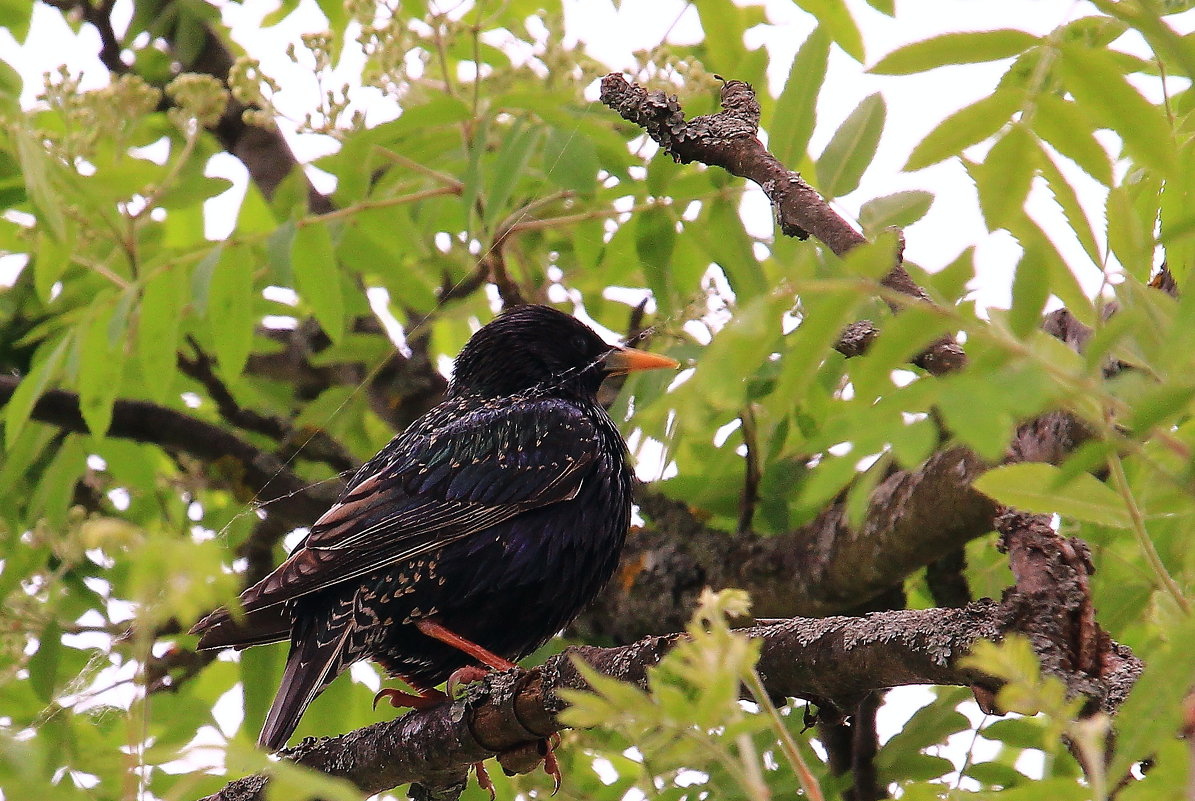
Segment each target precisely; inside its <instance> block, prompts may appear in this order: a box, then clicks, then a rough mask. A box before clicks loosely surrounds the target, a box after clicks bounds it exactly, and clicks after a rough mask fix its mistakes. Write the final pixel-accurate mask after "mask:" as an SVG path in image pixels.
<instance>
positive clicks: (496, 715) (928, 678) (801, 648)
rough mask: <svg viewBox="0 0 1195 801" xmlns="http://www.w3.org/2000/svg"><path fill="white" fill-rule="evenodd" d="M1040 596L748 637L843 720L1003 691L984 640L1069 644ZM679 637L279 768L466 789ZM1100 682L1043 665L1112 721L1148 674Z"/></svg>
mask: <svg viewBox="0 0 1195 801" xmlns="http://www.w3.org/2000/svg"><path fill="white" fill-rule="evenodd" d="M1039 601H1040V599H1039V598H1038V597H1037V596H1036V595H1035V594H1033V593H1027V592H1022V591H1021V590H1020V589H1015V588H1014V589H1011V590H1009V591H1008V592H1007V593H1006V594H1005V597H1004V599H1003V601H1001V602H1000V603H997V602H995V601H992V600H990V599H985V600H982V601H975V602H973V603H971V604H968V605H967V606H966V607H964V608H962V609H923V610H901V611H892V612H878V613H874V614H871V615H867V616H866V617H830V618H820V619H810V618H793V619H790V620H785V621H782V622H780V623H778V624H776V625H770V626H756V627H753V628H748V629H743V630H741V633H742V634H743V635H744V636H747V637H752V638H755V639H759V640H761V641H762V642H761V645H762V654H761V657H760V661H759V665H758V669H759V673H760V675H761V676H762V677H763V680H764V684H765V686H766V688H767V690H768V692H769V693H770V694H772V695H774V696H776V697H795V698H805V699H809V700H811V701H814V702H816V703H829V704H832V705H834V706H836V707H838V708H853V707H854V706H857V705H858V703H859V702H860V701H861V700H862V699H863V698H864V697H866V696H867V694H868V693H869V692H871V691H872V690H873V689H875V688H878V687H896V686H901V685H909V684H939V685H964V686H980V687H985V688H987V689H989V690H991V691H993V692H994V691H995V690H996V689H997V688H998V682H996V681H995V680H994V679H992V678H991V677H989V676H986V675H984V674H982V673H980V672H979V671H977V670H975V669H974V668H965V667H962V666H960V664H959V660H960V658H961V657H963V656H965V655H966V654H967V653H968V652H969V651H970V649H971V648H972V646H974V644H975V643H976V642H977V641H979V640H980V639H987V640H1000V639H1002V638H1003V637H1005V636H1007V635H1009V634H1012V633H1023V634H1026V635H1028V636H1029V638H1030V641H1031V642H1033V643H1034V646H1035V647H1037V648H1041V647H1043V646H1044V647H1046V649H1047V651H1048V652H1049V653H1053V652H1054V651H1055V650H1056V649H1057V648H1058V647H1064V646H1063V645H1062V644H1059V643H1053V642H1048V641H1044V640H1043V639H1042V638H1041V636H1039V635H1040V634H1042V633H1044V632H1047V631H1051V630H1054V629H1053V628H1052V627H1051V626H1050V625H1049V619H1050V618H1051V617H1052V616H1053V615H1055V614H1056V613H1057V611H1058V610H1056V609H1055V608H1053V607H1049V606H1046V605H1043V604H1042V603H1040V602H1039ZM679 636H680V635H671V636H667V637H647V638H645V639H643V640H640V641H639V642H636V643H634V644H631V645H626V646H621V647H616V648H595V647H591V646H575V647H572V648H569V649H568V650H566V651H565V652H563V653H561V654H557V655H555V656H553V657H551V658H550V659H548V661H547V662H545V663H544V665H543V666H542V667H540V668H535V669H533V670H531V671H528V672H523V671H510V672H507V673H495V674H491V675H490V676H488V677H487V678H486V679H485V680H483V681H482V682H480V683H478V684H477V685H474V686H473V687H471V688H470V691H469V692H468V693H467V694H466V696H465V698H463V699H461V700H458V701H455V702H453V703H452V704H445V705H442V706H438V707H435V708H433V709H428V710H424V711H418V712H411V713H409V714H407V715H405V716H404V717H401V718H399V719H397V720H392V721H386V722H383V723H376V724H374V725H372V726H369V727H367V728H364V729H359V730H357V731H354V732H350V733H348V734H344V735H341V736H338V737H328V738H322V739H314V738H313V739H308V740H305V741H303V742H302V743H300V744H299V745H298V746H297V747H295V748H292V749H288V750H286V751H284V752H282V756H283V757H285V758H287V759H291V760H293V761H295V762H298V763H299V764H302V765H305V766H307V767H311V768H314V769H316V770H320V771H323V772H325V773H328V774H329V775H332V776H337V777H340V778H344V779H347V780H349V781H351V782H352V783H353V784H355V785H356V786H358V787H359V788H360V789H361V790H362V792H364V793H366V794H370V793H378V792H382V791H384V790H388V789H390V788H393V787H396V786H398V785H400V784H405V783H407V782H420V783H421V784H424V785H425V786H429V787H438V786H453V785H455V784H459V782H460V781H461V778H462V776H463V775H464V773H465V771H466V770H467V767H468V765H469V764H471V763H473V762H477V761H480V760H482V759H486V758H488V757H491V756H493V755H495V754H497V753H499V752H503V751H507V750H510V749H513V748H517V747H520V746H523V745H526V744H528V743H531V742H533V741H535V740H538V739H540V738H542V737H545V736H547V735H549V734H551V733H552V732H554V731H558V730H559V729H560V728H562V726H561V724H560V722H559V719H558V717H557V715H558V713H559V712H560V711H561V710H562V709H564V708H565V706H566V704H565V702H564V701H563V700H562V698H561V696H560V691H561V690H566V689H587V686H586V684H585V681H584V679H583V678H582V677H581V675H580V673H579V671H578V670H577V668H576V666H575V665H574V664H573V662H572V660H573V659H574V658H579V659H582V660H584V661H585V662H586V663H587V664H588V665H590V666H591V667H592V668H594V669H595V670H597V671H598V672H600V673H602V674H604V675H607V676H611V677H613V678H617V679H620V680H623V681H629V682H633V683H635V684H637V685H638V686H640V687H645V686H646V684H647V671H648V669H649V668H650V667H652V666H653V665H655V664H656V663H658V662H659V660H660V659H661V658H663V656H664V655H665V654H666V653H667V652H668V650H669V649H670V648H671V647H672V645H673V644H674V643H675V642H676V641H677V639H678V637H679ZM1101 642H1102V643H1103V646H1104V648H1103V651H1102V652H1101V653H1100V655H1099V657H1100V658H1099V659H1098V660H1096V663H1095V664H1096V665H1097V670H1098V672H1095V673H1082V672H1072V673H1059V672H1058V671H1059V665H1058V663H1057V662H1056V661H1054V660H1053V659H1051V658H1050V656H1049V653H1042V652H1041V651H1039V653H1042V656H1043V664H1044V665H1045V669H1046V671H1047V672H1049V673H1052V674H1054V675H1058V676H1059V677H1060V678H1061V679H1063V681H1064V682H1066V684H1067V686H1068V687H1069V688H1070V689H1071V690H1072V691H1074V692H1082V693H1085V694H1086V695H1087V696H1088V697H1089V698H1090V699H1091V701H1092V705H1093V706H1098V707H1100V708H1102V709H1105V710H1107V711H1112V710H1114V709H1115V708H1116V707H1117V706H1118V705H1119V704H1120V703H1121V702H1122V701H1123V700H1124V698H1125V696H1126V695H1127V693H1128V690H1129V688H1130V687H1131V686H1132V684H1133V682H1134V681H1136V679H1137V677H1138V676H1139V675H1140V672H1141V669H1142V666H1141V663H1140V661H1139V660H1137V659H1136V658H1135V657H1134V656H1133V655H1132V653H1131V652H1130V651H1129V649H1128V648H1126V647H1124V646H1121V645H1118V644H1116V643H1113V642H1112V641H1111V640H1109V639H1107V637H1106V635H1105V636H1104V637H1103V639H1102V640H1101ZM266 781H267V780H266V778H265V777H263V776H251V777H248V778H245V779H240V780H238V781H234V782H232V783H231V784H229V785H228V786H226V787H225V788H224V789H223V790H221V791H220V792H219V793H216V794H215V795H213V796H210V797H209V798H208V801H250V799H260V798H263V797H264V795H263V793H264V789H265V784H266Z"/></svg>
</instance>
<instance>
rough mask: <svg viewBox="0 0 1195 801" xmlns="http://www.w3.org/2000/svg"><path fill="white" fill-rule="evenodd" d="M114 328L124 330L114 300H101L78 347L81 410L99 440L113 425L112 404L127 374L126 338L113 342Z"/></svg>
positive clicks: (118, 338) (120, 337)
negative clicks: (124, 374)
mask: <svg viewBox="0 0 1195 801" xmlns="http://www.w3.org/2000/svg"><path fill="white" fill-rule="evenodd" d="M114 325H116V326H118V327H119V329H120V330H121V331H123V329H124V327H125V326H124V325H123V321H121V319H120V315H119V314H118V313H117V308H116V307H114V306H113V304H112V302H111V299H110V298H103V299H100V300H99V301H97V302H96V303H94V304H93V305H92V309H91V317H90V320H89V322H87V323H85V326H86V328H85V329H84V331H83V338H82V341H81V342H80V347H79V410H80V411H81V412H82V414H83V420H84V421H85V422H86V423H87V428H88V430H89V431H91V433H92V434H95V435H96V436H103V435H104V434H105V433H106V432H107V431H108V426H109V425H111V423H112V404H113V403H114V402H115V401H116V396H117V394H118V393H119V391H120V379H121V374H122V372H123V370H124V361H125V343H124V338H123V336H119V337H117V338H116V341H115V343H114V342H113V336H112V333H113V331H112V328H113V326H114Z"/></svg>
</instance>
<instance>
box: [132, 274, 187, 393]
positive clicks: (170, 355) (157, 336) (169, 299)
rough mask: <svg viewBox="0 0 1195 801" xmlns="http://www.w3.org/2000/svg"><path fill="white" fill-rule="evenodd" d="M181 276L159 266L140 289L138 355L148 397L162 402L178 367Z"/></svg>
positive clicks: (181, 309)
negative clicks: (159, 268)
mask: <svg viewBox="0 0 1195 801" xmlns="http://www.w3.org/2000/svg"><path fill="white" fill-rule="evenodd" d="M182 290H183V286H182V276H181V273H176V272H175V271H172V270H162V271H161V272H159V273H158V274H157V275H155V276H154V277H152V278H151V279H149V281H147V282H146V284H145V286H144V287H143V288H142V290H141V305H140V306H139V308H138V313H137V357H138V359H139V360H140V362H141V371H142V373H144V375H145V378H146V380H145V384H144V386H145V389H146V393H147V394H148V396H149V399H150V400H153V401H157V402H159V403H160V402H162V401H163V400H165V398H166V396H167V394H168V393H169V392H170V387H171V384H173V383H174V374H175V371H176V370H177V368H178V358H177V355H176V354H177V350H178V335H179V328H180V325H181V324H182V316H183V296H182Z"/></svg>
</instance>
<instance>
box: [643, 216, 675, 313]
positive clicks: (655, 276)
mask: <svg viewBox="0 0 1195 801" xmlns="http://www.w3.org/2000/svg"><path fill="white" fill-rule="evenodd" d="M675 247H676V219H675V218H674V217H673V216H672V212H671V211H669V210H668V209H666V208H664V207H659V206H657V207H653V208H650V209H645V210H644V211H642V212H640V213H639V214H637V215H636V216H635V253H636V255H638V257H639V262H640V263H641V264H642V265H643V274H644V275H645V276H646V277H647V285H648V288H649V289H651V292H652V295H653V296H654V297H655V299H656V302H657V303H658V304H660V309H661V311H664V312H665V313H668V312H669V311H670V310H672V309H675V308H676V307H677V303H678V301H679V300H680V291H679V290H678V289H677V287H676V286H675V284H674V282H673V279H672V269H671V261H672V251H673V248H675Z"/></svg>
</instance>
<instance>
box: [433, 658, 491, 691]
mask: <svg viewBox="0 0 1195 801" xmlns="http://www.w3.org/2000/svg"><path fill="white" fill-rule="evenodd" d="M489 673H490V671H489V670H487V669H485V668H480V667H477V666H475V665H465V666H464V667H463V668H458V669H457V670H455V671H453V673H452V675H451V676H449V677H448V682H447V683H446V684H445V685H444V689H445V690H447V691H448V697H449V698H456V697H457V690H459V689H461V688H462V687H464V686H465V685H466V684H472V683H473V682H475V681H481V680H482V679H484V678H485V677H486V676H488V675H489Z"/></svg>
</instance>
